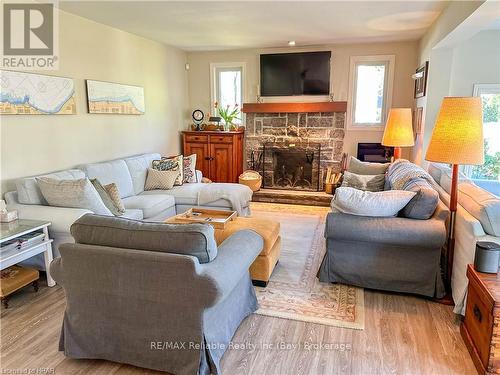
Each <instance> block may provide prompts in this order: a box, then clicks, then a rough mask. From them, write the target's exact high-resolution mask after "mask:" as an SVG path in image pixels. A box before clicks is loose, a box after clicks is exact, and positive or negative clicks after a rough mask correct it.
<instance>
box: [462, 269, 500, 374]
mask: <svg viewBox="0 0 500 375" xmlns="http://www.w3.org/2000/svg"><path fill="white" fill-rule="evenodd" d="M467 277H468V279H469V287H468V293H467V307H466V309H465V319H464V321H463V323H462V325H461V326H460V331H461V333H462V337H463V339H464V341H465V344H466V346H467V348H468V349H469V352H470V354H471V357H472V361H473V362H474V364H475V365H476V368H477V371H478V373H479V374H481V375H482V374H488V375H489V374H500V345H499V344H500V277H499V275H498V274H487V273H481V272H477V271H476V270H475V269H474V266H473V265H472V264H469V265H468V266H467Z"/></svg>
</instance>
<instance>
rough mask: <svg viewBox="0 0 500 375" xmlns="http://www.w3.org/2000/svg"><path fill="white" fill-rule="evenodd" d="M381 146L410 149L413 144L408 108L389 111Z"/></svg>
mask: <svg viewBox="0 0 500 375" xmlns="http://www.w3.org/2000/svg"><path fill="white" fill-rule="evenodd" d="M382 144H383V145H384V146H392V147H410V146H413V145H414V144H415V140H414V138H413V125H412V121H411V109H410V108H392V109H391V110H390V111H389V116H387V123H386V124H385V130H384V136H383V137H382Z"/></svg>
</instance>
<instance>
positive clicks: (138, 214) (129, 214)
mask: <svg viewBox="0 0 500 375" xmlns="http://www.w3.org/2000/svg"><path fill="white" fill-rule="evenodd" d="M120 217H123V218H124V219H133V220H142V219H144V215H143V213H142V210H138V209H132V208H131V209H128V210H125V213H124V214H123V215H121V216H120Z"/></svg>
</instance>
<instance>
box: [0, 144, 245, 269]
mask: <svg viewBox="0 0 500 375" xmlns="http://www.w3.org/2000/svg"><path fill="white" fill-rule="evenodd" d="M160 158H161V155H160V154H143V155H137V156H131V157H128V158H124V159H117V160H110V161H105V162H101V163H91V164H84V165H80V166H78V167H77V168H75V169H70V170H65V171H61V172H55V173H50V174H45V175H43V176H46V177H52V178H56V179H79V178H85V177H88V178H97V179H99V181H100V182H101V183H102V184H109V183H112V182H114V183H115V184H116V185H117V187H118V190H119V191H120V197H121V198H122V201H123V204H124V206H125V209H126V211H125V213H124V214H123V216H122V217H125V218H129V219H136V220H145V221H157V222H161V221H164V220H165V219H166V218H168V217H171V216H173V215H175V214H178V213H181V212H184V211H186V210H187V209H189V208H191V207H195V206H198V193H199V192H200V191H201V190H202V189H204V188H206V187H207V186H208V184H203V183H201V182H200V183H186V184H183V185H182V186H175V187H174V188H173V189H171V190H151V191H144V184H145V181H146V176H147V169H148V168H149V167H150V166H151V162H152V161H153V160H157V159H160ZM196 174H197V180H198V181H201V178H202V175H201V172H200V171H197V172H196ZM35 177H38V176H33V177H26V178H21V179H19V180H17V181H16V191H11V192H8V193H6V194H5V200H6V202H7V209H8V210H17V211H18V215H19V218H21V219H33V220H48V221H50V222H51V223H52V225H51V226H50V228H49V232H50V236H51V238H52V239H53V240H54V243H53V251H54V257H58V256H59V250H58V249H59V245H60V244H62V243H67V242H73V238H72V237H71V235H70V232H69V228H70V226H71V224H73V222H75V221H76V220H77V219H78V218H79V217H81V216H83V215H84V214H86V213H90V212H91V211H89V210H85V209H80V208H66V207H53V206H49V205H47V202H46V201H45V199H44V198H43V195H42V194H41V192H40V189H39V188H38V184H37V182H36V180H35ZM217 185H218V189H221V190H223V191H229V192H231V193H232V194H233V195H235V194H236V195H238V196H241V199H242V200H243V202H244V203H243V205H242V207H243V213H242V214H243V215H248V214H249V212H250V210H249V205H250V200H251V196H252V192H251V190H250V189H249V188H248V187H247V186H244V185H239V184H217ZM202 207H207V208H213V209H221V210H230V209H232V208H233V207H232V204H231V202H230V201H229V200H227V199H224V198H221V199H216V200H214V201H213V202H209V203H207V204H205V205H204V206H202ZM33 260H34V261H35V262H34V263H33V262H32V264H34V265H36V266H37V267H38V268H40V269H43V267H44V265H43V261H41V258H40V259H36V258H33Z"/></svg>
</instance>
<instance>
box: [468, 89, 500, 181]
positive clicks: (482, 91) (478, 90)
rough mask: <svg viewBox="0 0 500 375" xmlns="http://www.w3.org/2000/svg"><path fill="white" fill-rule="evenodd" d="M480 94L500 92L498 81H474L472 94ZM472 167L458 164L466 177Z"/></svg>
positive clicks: (469, 174) (470, 172)
mask: <svg viewBox="0 0 500 375" xmlns="http://www.w3.org/2000/svg"><path fill="white" fill-rule="evenodd" d="M482 94H500V83H475V84H474V86H473V89H472V96H479V97H481V95H482ZM473 168H474V166H473V165H461V166H460V169H461V172H462V173H463V174H465V175H466V176H467V177H470V176H471V174H472V169H473Z"/></svg>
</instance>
